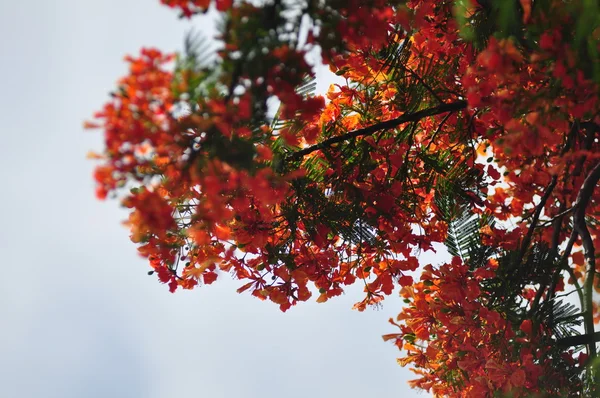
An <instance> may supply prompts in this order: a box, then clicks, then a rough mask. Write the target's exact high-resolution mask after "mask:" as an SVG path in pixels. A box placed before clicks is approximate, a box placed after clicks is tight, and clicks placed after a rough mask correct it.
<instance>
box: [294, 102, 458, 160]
mask: <svg viewBox="0 0 600 398" xmlns="http://www.w3.org/2000/svg"><path fill="white" fill-rule="evenodd" d="M466 107H467V101H456V102H451V103H448V104H442V105H439V106H436V107H433V108H428V109H423V110H421V111H417V112H413V113H405V114H404V115H402V116H400V117H398V118H396V119H392V120H386V121H385V122H380V123H376V124H373V125H371V126H369V127H365V128H362V129H358V130H353V131H349V132H348V133H346V134H342V135H339V136H336V137H331V138H329V139H326V140H325V141H323V142H320V143H318V144H315V145H312V146H309V147H308V148H304V149H301V150H299V151H297V152H293V153H291V154H290V155H288V156H287V157H286V159H285V160H286V161H291V160H298V159H301V158H303V157H304V156H306V155H308V154H309V153H312V152H314V151H319V150H321V149H325V148H328V147H330V146H331V145H333V144H337V143H339V142H344V141H347V140H351V139H353V138H357V137H361V136H365V135H372V134H375V133H376V132H378V131H381V130H388V129H392V128H395V127H398V126H399V125H401V124H404V123H409V122H417V121H419V120H421V119H423V118H425V117H427V116H435V115H439V114H440V113H446V112H454V111H458V110H461V109H464V108H466Z"/></svg>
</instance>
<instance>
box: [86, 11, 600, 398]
mask: <svg viewBox="0 0 600 398" xmlns="http://www.w3.org/2000/svg"><path fill="white" fill-rule="evenodd" d="M162 3H164V4H166V5H168V6H169V7H172V8H178V9H179V10H181V12H182V13H183V15H184V16H186V17H191V16H193V15H195V14H198V13H201V12H203V11H205V10H206V9H207V8H208V7H210V6H211V4H212V2H210V1H169V0H163V1H162ZM567 3H568V4H567ZM214 6H215V8H216V10H217V11H218V12H221V15H222V16H223V18H224V21H223V24H222V28H221V31H220V34H219V37H218V38H217V39H218V40H219V41H220V42H221V44H222V45H221V46H220V47H219V50H218V51H217V53H216V54H215V55H216V60H213V61H214V62H212V61H210V59H211V58H210V57H208V56H205V55H203V54H199V53H197V51H198V50H197V48H199V47H194V46H193V45H189V46H187V47H186V48H187V52H186V53H184V54H178V55H166V54H163V53H161V52H160V51H158V50H155V49H143V50H142V51H141V54H140V55H139V56H138V57H127V58H126V61H127V62H128V63H129V74H128V75H127V76H125V77H124V78H122V79H121V80H120V81H119V83H118V89H117V90H116V91H115V92H114V93H113V94H112V95H111V96H112V98H111V99H110V100H109V102H108V103H107V104H106V105H105V106H104V108H103V110H102V111H100V112H99V113H98V114H96V121H94V122H92V123H88V127H100V128H102V129H103V130H104V133H105V138H106V144H105V150H104V153H103V154H101V155H95V157H97V158H99V159H100V160H102V164H101V165H99V166H98V168H97V169H96V172H95V179H96V181H97V186H98V188H97V195H98V197H100V198H105V197H106V196H107V195H108V194H113V195H115V196H116V195H117V193H120V194H121V195H123V204H124V205H125V206H126V207H128V208H130V209H131V215H130V218H129V220H128V221H127V225H128V226H129V227H130V228H131V233H132V235H131V238H132V240H133V241H134V242H136V243H137V244H139V245H140V247H139V251H140V254H142V255H143V256H145V257H147V258H148V260H149V263H150V265H151V267H152V271H151V272H153V273H154V272H155V273H156V274H157V276H158V279H159V280H160V281H161V282H162V283H167V284H168V286H169V289H170V290H171V291H172V292H174V291H175V290H177V289H178V288H183V289H192V288H194V287H196V286H197V285H199V284H210V283H213V282H214V281H215V280H216V279H217V278H218V277H220V275H222V274H225V273H230V274H231V275H233V276H234V277H235V278H237V279H239V280H240V281H241V287H240V288H239V289H238V292H240V293H241V292H244V291H249V292H250V293H251V294H252V295H253V296H255V297H257V298H259V299H261V300H269V301H272V302H274V303H276V304H277V305H279V307H280V308H281V309H282V310H283V311H285V310H288V309H289V308H290V307H291V306H293V305H295V304H297V303H299V302H302V301H306V300H308V299H310V298H311V297H312V296H314V297H315V299H316V301H318V302H325V301H327V300H329V299H331V298H333V297H335V296H339V295H340V294H342V293H343V291H344V287H345V286H348V285H351V284H353V283H356V282H360V283H361V284H363V285H364V297H363V298H362V299H361V300H360V301H359V302H358V303H357V304H356V305H355V308H356V309H359V310H364V309H365V308H366V307H367V306H370V305H377V304H379V303H380V302H381V301H382V300H383V299H384V297H385V296H387V295H390V294H392V293H393V291H394V290H395V289H398V290H400V292H401V295H402V296H403V297H404V298H405V300H406V301H407V307H406V308H405V309H404V310H403V311H402V313H401V314H400V316H399V317H398V324H397V325H398V327H400V329H401V332H400V333H398V334H392V335H386V337H385V338H386V339H392V340H395V341H396V343H397V345H398V347H399V348H401V349H402V350H405V352H406V357H404V358H403V359H401V360H400V363H401V364H402V365H412V366H413V367H414V370H415V372H416V373H417V374H419V376H420V378H419V379H418V380H416V381H414V382H413V383H412V385H413V386H414V387H418V388H422V389H425V390H428V391H433V392H434V393H435V394H436V395H437V396H453V397H467V396H469V397H471V396H474V397H488V396H493V394H495V393H496V392H504V393H507V394H508V393H510V394H513V396H523V397H524V396H527V394H530V393H532V392H535V393H539V394H550V395H552V394H555V395H556V394H563V393H564V394H567V395H570V396H582V394H588V393H590V394H591V391H592V390H593V388H592V387H589V386H590V385H593V383H592V384H590V383H588V384H586V383H584V381H583V380H584V379H585V378H586V377H587V378H588V380H596V379H597V376H594V374H595V373H594V370H593V368H592V366H593V363H594V360H595V358H596V357H597V352H596V345H595V342H596V340H598V338H597V336H596V335H595V331H594V322H595V321H598V319H600V315H599V307H598V303H597V301H595V300H594V297H593V295H594V291H595V290H600V283H599V278H598V277H597V275H598V274H597V271H598V269H600V267H598V266H597V265H596V259H595V253H596V250H595V247H598V245H599V244H600V242H599V240H600V232H599V229H600V222H599V221H598V219H599V214H600V194H599V193H598V190H596V189H595V187H596V184H597V183H598V181H599V180H600V166H599V163H598V162H599V160H600V155H599V153H600V146H599V145H600V144H599V134H600V108H599V103H598V95H599V94H600V92H599V90H598V84H597V82H598V81H600V67H599V66H598V65H600V46H599V44H598V38H599V37H600V35H598V32H600V28H599V27H598V25H600V22H599V21H596V20H595V19H593V17H591V16H590V15H593V12H592V11H593V10H594V6H593V5H592V4H591V2H583V1H573V2H562V1H559V0H543V1H536V2H533V1H530V0H515V1H511V2H506V4H500V3H499V2H493V1H487V0H485V1H484V0H480V1H474V0H468V1H461V2H455V1H449V0H444V1H430V0H411V1H407V2H392V1H388V0H367V1H345V0H344V1H342V0H328V1H319V2H313V1H309V2H306V4H304V3H302V4H300V2H299V3H296V2H286V1H279V0H274V1H271V2H265V3H264V4H258V3H256V2H247V1H231V0H229V1H225V0H217V1H215V2H214ZM590 10H592V11H590ZM317 50H319V51H320V52H321V55H322V59H323V62H325V63H326V64H328V65H329V67H330V69H331V71H332V72H333V73H335V74H336V75H337V76H338V77H339V78H341V82H340V83H337V84H334V85H331V87H330V89H329V91H328V92H327V93H326V96H325V97H322V96H317V95H313V94H311V90H310V89H311V81H312V80H311V79H312V78H313V77H314V73H313V71H312V67H311V65H310V64H309V62H308V61H307V54H309V53H311V52H314V51H317ZM274 104H279V105H278V109H277V111H276V112H273V111H274V108H275V107H276V106H277V105H274ZM273 113H275V115H274V116H273ZM440 243H446V245H447V247H448V249H449V251H450V252H451V253H452V254H453V255H454V259H453V260H452V262H451V263H450V264H442V265H440V266H439V267H437V266H436V267H433V266H426V267H421V265H422V264H421V265H420V263H419V258H420V255H421V253H422V252H424V251H434V248H435V247H436V244H440ZM419 270H420V271H421V272H422V275H421V277H420V279H417V281H416V282H415V281H414V279H413V275H414V273H415V271H416V272H418V271H419ZM567 278H568V279H567ZM573 292H574V294H576V295H577V298H578V300H579V303H578V304H579V309H580V310H581V311H580V313H579V314H574V313H573V312H572V311H571V310H569V309H568V306H566V304H565V303H564V301H563V300H562V296H561V295H560V294H559V293H562V294H564V295H567V294H570V293H573ZM569 311H571V312H569ZM565 314H567V315H568V316H567V315H565ZM578 322H579V323H578ZM578 325H579V326H578ZM581 326H583V334H582V335H581V336H577V333H578V331H579V329H577V327H580V328H581ZM569 333H570V335H569ZM582 346H585V349H586V351H587V353H586V354H585V355H579V356H578V354H574V349H575V348H578V347H579V348H581V347H582ZM575 358H577V359H575ZM583 369H585V371H583V372H582V370H583ZM594 378H596V379H594Z"/></svg>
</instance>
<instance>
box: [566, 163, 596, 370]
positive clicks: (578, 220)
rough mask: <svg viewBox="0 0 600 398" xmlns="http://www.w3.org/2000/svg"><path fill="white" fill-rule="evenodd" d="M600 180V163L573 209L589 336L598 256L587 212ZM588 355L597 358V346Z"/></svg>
mask: <svg viewBox="0 0 600 398" xmlns="http://www.w3.org/2000/svg"><path fill="white" fill-rule="evenodd" d="M599 180H600V163H598V164H597V165H596V166H595V167H594V168H593V169H592V171H591V172H590V173H589V174H588V176H587V177H586V178H585V180H584V181H583V185H581V189H580V190H579V194H578V195H577V200H576V201H575V204H574V206H573V207H575V212H574V214H573V227H574V230H575V231H577V233H578V234H579V236H581V242H582V243H583V251H584V255H585V259H586V262H587V272H586V275H585V281H584V284H583V286H584V287H583V289H584V292H585V301H584V303H583V312H584V313H585V315H584V316H585V320H584V326H585V332H586V333H587V334H592V333H594V319H593V297H592V292H593V287H594V276H595V273H596V254H595V249H594V241H593V240H592V236H591V235H590V231H589V230H588V227H587V224H586V222H585V210H586V207H587V205H588V203H589V202H590V199H591V197H592V194H593V193H594V189H595V188H596V185H597V184H598V181H599ZM588 353H589V355H590V357H591V358H592V359H593V358H595V357H596V344H595V343H593V344H588Z"/></svg>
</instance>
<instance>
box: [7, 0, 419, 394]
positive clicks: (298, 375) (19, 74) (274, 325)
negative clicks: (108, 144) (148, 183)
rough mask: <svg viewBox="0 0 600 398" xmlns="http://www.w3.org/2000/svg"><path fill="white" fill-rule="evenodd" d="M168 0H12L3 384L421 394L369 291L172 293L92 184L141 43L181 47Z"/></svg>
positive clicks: (28, 388) (74, 390)
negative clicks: (98, 115) (305, 298)
mask: <svg viewBox="0 0 600 398" xmlns="http://www.w3.org/2000/svg"><path fill="white" fill-rule="evenodd" d="M191 26H196V28H198V29H200V28H202V27H203V26H206V21H202V20H193V21H192V22H191V23H189V22H182V21H180V20H178V19H177V18H176V14H175V13H174V12H173V11H171V10H169V9H167V8H166V7H162V6H160V5H159V1H158V0H102V1H92V0H52V1H48V0H30V1H14V0H12V1H11V0H0V51H1V52H0V54H1V56H2V60H3V62H2V63H0V82H1V84H2V85H1V91H0V121H1V123H2V124H1V127H0V138H1V141H0V177H1V181H2V183H3V185H2V186H3V188H1V192H2V195H1V196H0V221H1V223H2V224H1V226H2V228H0V260H1V261H2V267H3V268H2V269H3V273H2V277H0V316H1V324H0V325H1V326H0V397H6V398H13V397H15V398H16V397H19V398H34V397H35V398H37V397H39V398H53V397H57V398H70V397H73V398H75V397H76V398H82V397H84V398H86V397H90V398H95V397H98V398H100V397H101V398H120V397H127V398H132V397H133V398H135V397H144V398H145V397H148V398H171V397H176V398H187V397H210V398H219V397H224V398H233V397H236V398H237V397H241V398H280V397H286V398H295V397H302V398H306V397H310V398H320V397H344V398H348V397H349V398H353V397H377V398H387V397H411V396H417V392H415V391H411V390H410V389H409V388H408V387H407V386H406V380H407V379H411V378H414V376H413V375H412V374H411V373H410V372H409V371H408V370H406V369H403V368H401V367H399V366H398V365H397V364H396V361H395V358H396V357H397V356H398V354H399V352H398V351H397V350H396V349H395V347H394V346H393V345H392V344H390V343H384V342H383V341H382V339H381V335H382V334H385V333H390V332H394V329H393V328H392V327H391V326H389V325H388V324H387V319H388V318H390V317H392V316H395V315H396V314H397V313H398V312H399V311H400V305H401V301H400V300H399V299H398V298H397V297H395V296H396V295H394V298H390V299H388V300H387V301H386V302H385V303H384V306H383V308H382V309H380V310H367V311H366V312H364V313H358V312H356V311H352V310H351V306H352V304H353V303H354V302H355V301H358V300H359V299H360V298H361V293H360V291H359V289H354V290H350V291H349V292H348V293H347V294H346V295H345V296H343V297H341V298H338V299H336V300H332V301H330V302H328V303H326V304H316V303H314V302H311V303H304V304H302V305H299V306H296V307H294V308H292V309H291V310H290V311H288V312H287V313H285V314H284V313H281V312H280V311H279V310H278V308H277V306H276V305H274V304H272V303H267V302H260V301H258V300H257V299H254V298H252V297H251V296H250V295H238V294H237V293H235V289H236V288H237V287H238V286H239V285H240V283H239V282H237V281H231V280H230V278H229V277H228V275H223V276H224V277H223V278H222V279H221V280H220V281H219V283H215V284H214V285H212V286H208V287H202V288H200V289H196V290H194V291H192V292H181V291H178V292H177V293H176V294H170V293H169V292H168V289H167V287H166V286H164V285H160V284H159V283H158V282H157V280H156V277H150V276H148V275H147V274H146V272H147V271H148V269H149V268H148V265H147V263H146V261H145V260H143V259H141V258H140V257H138V255H137V254H136V248H135V245H134V244H133V243H131V242H130V241H129V238H128V231H127V229H126V228H125V227H123V226H122V225H121V221H122V220H124V219H125V218H126V213H125V212H124V211H123V210H122V209H120V208H119V206H118V203H117V202H115V201H108V202H99V201H97V200H96V199H95V197H94V185H93V180H92V169H93V163H92V162H91V161H88V160H86V158H85V155H86V153H87V152H88V150H97V151H100V150H101V149H102V137H101V133H100V132H90V131H83V130H82V128H81V125H82V122H83V120H85V119H88V118H89V117H90V116H91V115H92V113H93V112H95V111H96V110H99V109H100V107H101V106H102V104H103V103H104V102H105V101H106V99H107V95H108V92H109V91H111V90H113V89H114V88H115V81H116V80H117V79H118V78H119V77H120V76H122V75H123V74H124V73H125V72H126V65H125V63H124V62H123V61H122V58H123V56H124V55H125V54H128V53H132V54H136V53H137V52H138V51H139V49H140V48H141V47H142V46H155V47H158V48H160V49H162V50H165V51H169V50H176V49H179V48H181V44H182V42H183V37H184V33H185V32H186V31H187V30H188V29H189V28H190V27H191Z"/></svg>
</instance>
